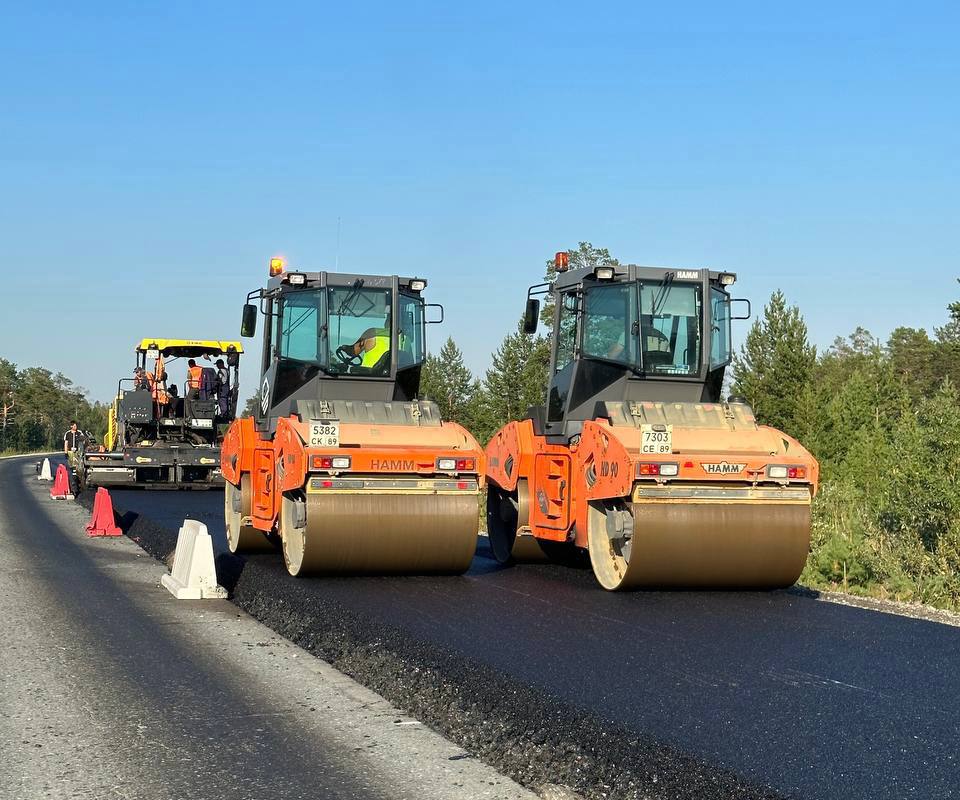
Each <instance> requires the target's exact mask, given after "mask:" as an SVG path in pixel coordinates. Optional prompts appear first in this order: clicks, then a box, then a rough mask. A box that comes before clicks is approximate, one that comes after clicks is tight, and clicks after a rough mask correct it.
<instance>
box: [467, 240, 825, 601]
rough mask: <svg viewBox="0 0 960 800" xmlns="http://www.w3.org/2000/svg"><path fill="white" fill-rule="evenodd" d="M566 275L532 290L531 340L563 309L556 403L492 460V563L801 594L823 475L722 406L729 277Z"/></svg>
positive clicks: (788, 441)
mask: <svg viewBox="0 0 960 800" xmlns="http://www.w3.org/2000/svg"><path fill="white" fill-rule="evenodd" d="M560 255H563V254H558V256H560ZM558 267H560V270H559V272H558V276H557V279H556V280H555V281H554V282H553V283H552V284H550V285H543V284H541V285H539V286H535V287H531V290H530V292H529V293H528V309H527V320H528V322H529V324H528V331H530V332H532V330H533V329H535V324H536V319H537V316H538V314H539V302H538V300H537V294H538V293H540V294H549V296H550V297H551V299H552V300H553V301H554V302H555V312H554V335H553V355H552V359H551V378H550V382H549V387H548V396H547V403H546V405H545V406H542V407H535V408H533V409H531V410H530V412H529V413H528V415H527V418H526V419H523V420H520V421H518V422H513V423H510V424H508V425H507V426H505V427H504V428H502V429H501V430H499V431H498V432H497V433H496V434H495V435H494V437H493V438H492V439H491V441H490V443H489V444H488V445H487V448H486V454H487V477H488V481H489V487H488V493H487V527H488V531H489V534H490V543H491V548H492V550H493V552H494V555H495V556H496V557H497V558H498V559H499V560H500V561H502V562H504V563H508V562H510V561H512V560H522V559H529V558H537V559H542V558H558V557H560V558H566V559H571V558H575V557H576V556H578V555H580V554H584V555H586V556H588V557H589V561H590V564H591V566H592V568H593V571H594V574H595V575H596V577H597V580H598V581H599V583H600V584H601V586H603V587H604V588H606V589H611V590H612V589H624V588H630V587H640V586H664V587H758V588H760V587H763V588H767V587H779V586H788V585H790V584H792V583H794V582H795V581H796V579H797V577H798V576H799V575H800V573H801V571H802V570H803V567H804V564H805V563H806V557H807V552H808V549H809V539H810V503H811V499H812V497H813V494H814V492H815V491H816V488H817V481H818V477H819V466H818V464H817V462H816V460H815V459H814V458H813V457H812V456H811V455H810V453H809V452H808V451H807V450H806V449H804V448H803V446H802V445H801V444H800V443H799V442H797V441H796V440H795V439H793V438H792V437H790V436H788V435H786V434H784V433H782V432H780V431H777V430H775V429H773V428H769V427H766V426H762V425H758V424H757V422H756V420H755V418H754V415H753V412H752V410H751V409H750V408H749V406H747V405H746V404H745V403H743V402H741V401H740V399H739V398H729V399H728V400H727V401H722V400H721V399H720V393H721V387H722V384H723V376H724V371H725V369H726V367H727V365H728V364H729V362H730V356H731V350H730V348H731V345H730V322H731V319H733V318H735V317H734V309H735V304H736V303H737V302H738V301H736V300H734V299H732V298H731V297H730V295H729V291H728V288H729V287H730V286H732V285H733V283H734V281H735V276H734V275H732V274H731V273H718V272H712V271H710V270H667V269H663V268H651V267H640V266H634V265H626V266H604V267H598V268H596V269H592V270H591V269H581V270H575V271H565V270H563V269H562V260H561V262H560V263H558ZM740 302H744V301H740ZM746 311H747V313H749V304H746Z"/></svg>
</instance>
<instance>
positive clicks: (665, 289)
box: [650, 272, 677, 317]
mask: <svg viewBox="0 0 960 800" xmlns="http://www.w3.org/2000/svg"><path fill="white" fill-rule="evenodd" d="M676 275H677V273H676V272H668V273H667V274H666V275H665V276H664V278H663V284H662V285H661V286H660V291H659V292H657V296H656V297H654V298H653V305H652V307H651V309H650V316H651V317H656V316H657V315H658V314H659V313H660V312H661V311H662V310H663V305H664V303H666V302H667V297H668V296H669V295H670V290H671V289H672V288H673V279H674V278H675V277H676Z"/></svg>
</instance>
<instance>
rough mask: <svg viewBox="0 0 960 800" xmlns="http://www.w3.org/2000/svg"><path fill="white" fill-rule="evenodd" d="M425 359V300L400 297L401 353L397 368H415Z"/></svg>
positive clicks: (404, 295)
mask: <svg viewBox="0 0 960 800" xmlns="http://www.w3.org/2000/svg"><path fill="white" fill-rule="evenodd" d="M423 359H424V336H423V300H421V299H420V298H419V297H413V296H411V295H408V294H401V295H400V352H399V353H398V355H397V367H398V368H400V369H403V368H404V367H413V366H415V365H417V364H419V363H421V362H422V361H423Z"/></svg>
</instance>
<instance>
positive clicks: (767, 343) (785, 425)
mask: <svg viewBox="0 0 960 800" xmlns="http://www.w3.org/2000/svg"><path fill="white" fill-rule="evenodd" d="M816 357H817V353H816V348H815V347H813V346H812V345H811V344H810V343H809V341H808V340H807V325H806V323H805V322H804V321H803V317H801V316H800V311H799V309H798V308H797V307H796V306H790V307H788V306H787V300H786V297H784V295H783V292H781V291H779V290H778V291H776V292H774V293H773V295H772V296H771V298H770V302H769V303H768V304H767V305H766V307H765V308H764V310H763V318H762V319H757V320H755V321H754V323H753V325H752V327H751V328H750V332H749V333H748V334H747V338H746V341H745V342H744V344H743V346H742V347H741V348H740V354H739V355H737V356H735V357H734V375H735V383H734V386H735V391H736V393H737V394H742V395H744V396H745V397H746V398H747V401H748V402H749V403H750V404H751V405H752V406H753V409H754V412H755V413H756V415H757V418H758V419H759V420H760V421H761V422H764V423H766V424H768V425H772V426H773V427H775V428H779V429H780V430H783V431H785V432H787V433H792V432H793V431H795V430H796V429H797V427H798V424H799V423H800V420H799V419H798V418H797V417H798V415H797V408H798V404H799V402H800V399H801V397H802V395H803V390H804V387H805V386H807V384H808V383H809V382H810V380H811V378H812V375H813V368H814V364H815V363H816Z"/></svg>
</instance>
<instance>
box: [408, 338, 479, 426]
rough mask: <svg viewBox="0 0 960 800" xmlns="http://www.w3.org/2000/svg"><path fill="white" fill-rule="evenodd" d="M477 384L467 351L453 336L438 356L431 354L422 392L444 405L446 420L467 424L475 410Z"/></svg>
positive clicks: (424, 370) (423, 372) (423, 371)
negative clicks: (463, 351) (466, 354)
mask: <svg viewBox="0 0 960 800" xmlns="http://www.w3.org/2000/svg"><path fill="white" fill-rule="evenodd" d="M473 384H474V381H473V376H472V375H471V374H470V370H469V369H467V366H466V365H465V364H464V363H463V353H461V352H460V348H459V347H457V345H456V343H455V342H454V341H453V339H452V338H451V337H447V341H446V342H444V344H443V347H442V348H440V353H439V354H438V355H436V356H434V355H429V356H427V358H426V360H425V361H424V363H423V367H422V368H421V371H420V394H421V395H422V396H423V397H425V398H427V399H429V400H433V401H434V402H435V403H436V404H437V405H438V406H439V407H440V416H441V418H442V419H444V420H451V421H453V422H459V423H460V424H461V425H464V426H467V424H468V422H469V418H470V415H471V413H472V412H471V409H472V402H473V401H472V398H473Z"/></svg>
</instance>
